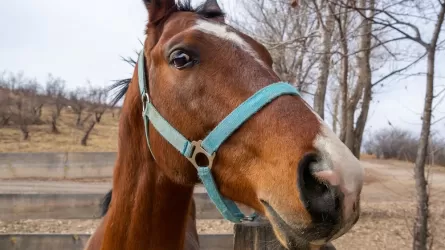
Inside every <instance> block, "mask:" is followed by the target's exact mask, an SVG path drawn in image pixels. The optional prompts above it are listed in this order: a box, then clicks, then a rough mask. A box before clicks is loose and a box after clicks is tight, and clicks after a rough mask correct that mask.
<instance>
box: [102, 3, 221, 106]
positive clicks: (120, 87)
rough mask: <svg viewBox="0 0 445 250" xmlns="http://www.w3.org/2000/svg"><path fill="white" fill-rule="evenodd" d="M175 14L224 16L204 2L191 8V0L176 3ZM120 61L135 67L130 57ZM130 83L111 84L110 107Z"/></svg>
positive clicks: (134, 62) (127, 81)
mask: <svg viewBox="0 0 445 250" xmlns="http://www.w3.org/2000/svg"><path fill="white" fill-rule="evenodd" d="M175 11H177V12H179V11H182V12H193V13H196V14H198V15H199V16H201V17H205V18H216V17H224V16H225V15H226V14H225V13H224V12H223V11H221V10H215V9H207V8H206V6H205V2H204V3H202V4H200V5H198V6H196V7H193V6H192V3H191V0H184V1H179V2H178V3H176V10H175ZM122 59H123V60H124V61H125V62H127V63H129V64H130V65H131V66H132V67H135V66H136V60H134V59H133V58H131V57H127V58H124V57H122ZM130 83H131V78H126V79H121V80H117V81H115V82H114V83H113V84H111V86H110V87H109V88H108V91H115V94H114V95H112V96H113V98H112V99H111V102H110V105H111V107H114V106H115V105H116V104H117V103H118V102H119V101H120V100H121V99H122V98H123V97H124V96H125V94H126V93H127V91H128V86H129V85H130Z"/></svg>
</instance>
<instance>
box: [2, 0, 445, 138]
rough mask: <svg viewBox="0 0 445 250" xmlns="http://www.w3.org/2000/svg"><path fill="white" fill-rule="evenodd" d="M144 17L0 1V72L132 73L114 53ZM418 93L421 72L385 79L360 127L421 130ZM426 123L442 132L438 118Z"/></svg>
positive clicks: (103, 80)
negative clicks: (390, 126)
mask: <svg viewBox="0 0 445 250" xmlns="http://www.w3.org/2000/svg"><path fill="white" fill-rule="evenodd" d="M233 1H234V0H220V1H219V2H220V3H221V4H222V6H223V8H228V9H225V10H226V11H228V10H236V8H233V6H234V5H233V3H234V2H233ZM194 2H200V1H194ZM228 14H233V13H228ZM146 21H147V12H146V9H145V6H144V5H143V3H142V0H125V1H123V0H94V1H91V0H76V1H59V0H39V1H36V0H21V1H6V0H5V1H0V27H1V29H0V72H2V71H4V70H6V71H10V72H14V73H17V72H19V71H23V72H24V74H25V76H27V77H35V78H36V79H37V80H39V81H40V82H44V81H45V79H46V76H47V75H48V73H51V74H53V75H54V76H57V77H61V78H63V79H65V80H66V83H67V86H68V88H70V89H74V88H75V87H76V86H83V85H85V84H86V82H87V80H90V81H91V83H92V84H93V85H100V86H104V85H109V84H110V83H111V82H112V81H113V80H116V79H123V78H129V77H131V74H132V72H133V69H132V68H131V66H130V65H129V64H127V63H126V62H124V61H122V59H121V56H124V57H126V56H132V57H133V58H136V56H135V55H136V54H135V50H139V49H140V48H141V44H140V41H143V40H144V26H145V24H146ZM437 61H438V63H437V66H436V71H437V72H438V75H439V76H438V77H437V78H436V82H437V85H442V86H444V85H445V72H444V71H443V70H440V69H445V56H444V55H443V54H442V55H439V56H438V58H437ZM424 68H425V64H424V63H420V64H419V65H418V66H417V67H415V68H413V69H412V70H411V71H408V72H405V74H413V73H417V72H424V71H425V70H424ZM440 74H441V75H440ZM424 96H425V76H423V75H421V76H416V77H410V78H408V79H405V80H400V81H391V82H386V85H385V87H384V88H380V89H379V91H378V93H376V94H375V96H374V98H373V102H372V104H371V110H370V112H369V118H368V125H367V128H366V132H367V133H369V132H370V131H375V130H376V129H379V128H383V127H387V126H388V122H390V123H391V124H392V125H393V126H397V127H401V128H404V129H408V130H411V131H413V132H414V133H415V135H418V134H420V126H421V120H420V115H421V113H422V109H423V100H424ZM307 100H308V101H309V104H311V105H312V101H311V100H310V98H309V99H307ZM444 116H445V101H444V102H442V103H441V104H440V105H439V106H438V108H437V109H436V119H439V118H440V117H444ZM433 129H435V130H437V131H439V132H440V133H441V134H442V135H445V120H442V121H441V122H438V123H437V124H435V125H434V127H433Z"/></svg>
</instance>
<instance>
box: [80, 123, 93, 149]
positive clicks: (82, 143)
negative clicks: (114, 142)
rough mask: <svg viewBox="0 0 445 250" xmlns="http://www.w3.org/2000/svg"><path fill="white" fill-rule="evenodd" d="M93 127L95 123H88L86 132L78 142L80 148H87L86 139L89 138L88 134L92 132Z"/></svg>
mask: <svg viewBox="0 0 445 250" xmlns="http://www.w3.org/2000/svg"><path fill="white" fill-rule="evenodd" d="M95 125H96V121H94V120H92V121H91V122H90V126H89V127H88V128H87V130H86V131H85V134H84V135H83V137H82V140H81V141H80V144H81V145H82V146H87V141H88V138H89V137H90V133H91V131H93V128H94V126H95Z"/></svg>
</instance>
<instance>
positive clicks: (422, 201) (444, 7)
mask: <svg viewBox="0 0 445 250" xmlns="http://www.w3.org/2000/svg"><path fill="white" fill-rule="evenodd" d="M444 18H445V3H442V4H441V9H440V13H439V15H438V19H437V22H436V25H435V28H434V32H433V36H432V38H431V43H430V45H429V46H427V52H428V59H427V74H426V92H425V103H424V107H423V116H422V131H421V133H420V140H419V145H418V147H417V155H416V163H415V166H414V178H415V181H416V193H417V195H416V198H417V214H416V220H415V222H414V230H413V231H414V233H413V249H414V250H426V249H427V241H428V216H429V211H428V205H429V204H428V200H429V197H428V193H427V185H428V182H427V180H426V178H425V162H426V156H427V150H428V142H429V138H430V129H431V116H432V109H433V99H434V72H435V69H434V66H435V59H436V47H437V40H438V39H439V35H440V31H441V28H442V24H443V22H444Z"/></svg>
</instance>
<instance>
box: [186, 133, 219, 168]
mask: <svg viewBox="0 0 445 250" xmlns="http://www.w3.org/2000/svg"><path fill="white" fill-rule="evenodd" d="M201 143H202V140H199V141H192V142H191V144H192V145H193V153H192V156H190V157H186V158H187V159H188V160H189V161H190V162H191V163H192V164H193V166H195V168H197V169H198V168H200V167H208V168H210V169H211V168H212V166H213V159H215V153H213V154H209V153H207V151H206V150H205V149H204V148H203V147H202V146H201ZM198 154H203V155H205V157H206V158H207V161H208V164H207V166H200V165H198V163H197V162H196V156H197V155H198Z"/></svg>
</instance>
